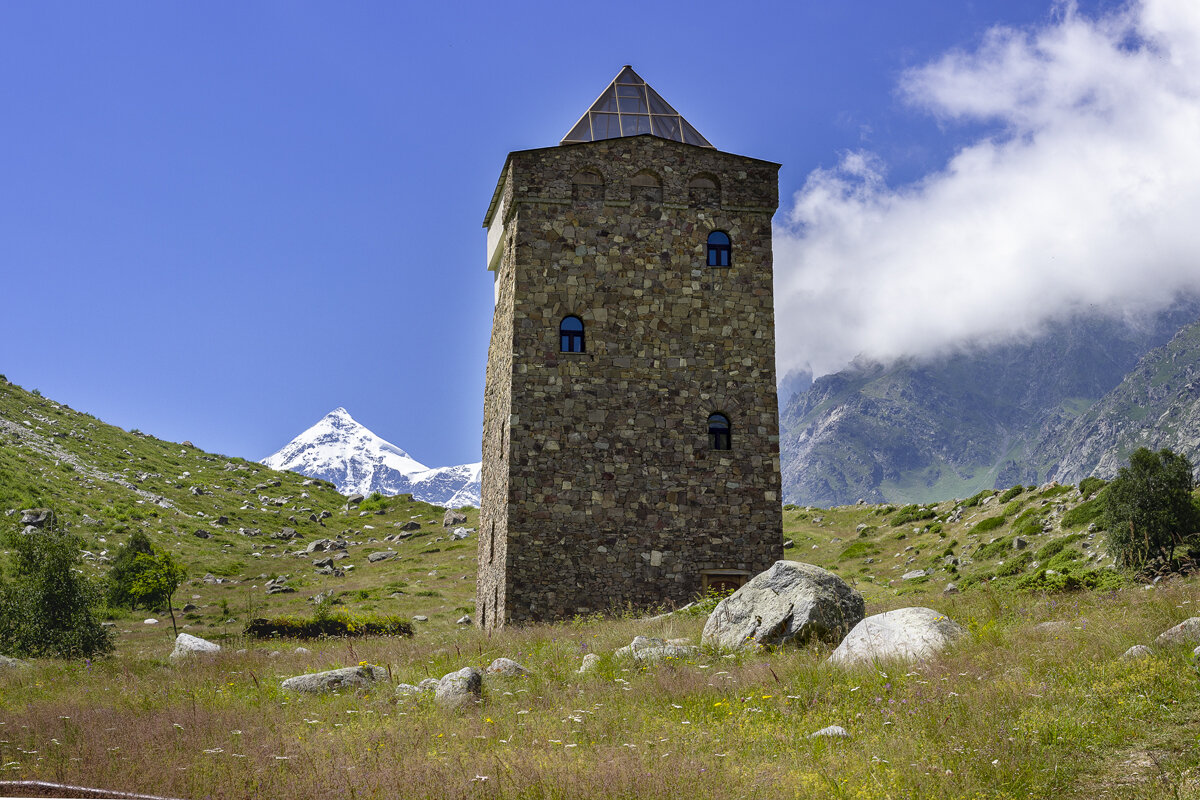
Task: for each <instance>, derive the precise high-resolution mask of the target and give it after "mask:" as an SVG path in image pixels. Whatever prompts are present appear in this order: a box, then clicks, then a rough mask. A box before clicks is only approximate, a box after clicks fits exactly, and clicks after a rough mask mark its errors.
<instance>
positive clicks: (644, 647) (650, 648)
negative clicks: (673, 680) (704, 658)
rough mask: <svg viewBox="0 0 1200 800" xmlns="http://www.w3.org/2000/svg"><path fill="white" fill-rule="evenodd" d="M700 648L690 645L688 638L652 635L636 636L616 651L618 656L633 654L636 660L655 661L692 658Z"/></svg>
mask: <svg viewBox="0 0 1200 800" xmlns="http://www.w3.org/2000/svg"><path fill="white" fill-rule="evenodd" d="M699 652H700V648H698V647H696V646H695V645H690V644H688V642H687V639H671V640H669V641H668V640H666V639H656V638H652V637H650V636H635V637H633V641H632V642H630V643H629V644H627V645H625V646H624V647H622V648H621V649H619V650H617V651H615V653H614V655H617V656H633V658H634V660H635V661H641V662H643V663H653V662H655V661H662V660H663V659H680V658H692V657H694V656H696V655H697V654H699Z"/></svg>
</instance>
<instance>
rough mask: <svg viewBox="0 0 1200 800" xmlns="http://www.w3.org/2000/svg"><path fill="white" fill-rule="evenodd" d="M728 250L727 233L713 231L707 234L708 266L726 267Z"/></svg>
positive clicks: (727, 264)
mask: <svg viewBox="0 0 1200 800" xmlns="http://www.w3.org/2000/svg"><path fill="white" fill-rule="evenodd" d="M729 251H730V244H729V234H727V233H723V232H721V231H713V232H712V233H710V234H709V235H708V265H709V266H710V267H728V266H729V261H730V259H729Z"/></svg>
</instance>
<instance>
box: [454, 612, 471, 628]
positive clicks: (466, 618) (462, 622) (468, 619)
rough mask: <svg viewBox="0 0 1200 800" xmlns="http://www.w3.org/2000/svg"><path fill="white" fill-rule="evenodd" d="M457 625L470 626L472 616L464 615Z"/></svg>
mask: <svg viewBox="0 0 1200 800" xmlns="http://www.w3.org/2000/svg"><path fill="white" fill-rule="evenodd" d="M455 624H457V625H470V624H471V615H470V614H463V615H462V616H461V617H459V618H458V621H457V622H456V623H455Z"/></svg>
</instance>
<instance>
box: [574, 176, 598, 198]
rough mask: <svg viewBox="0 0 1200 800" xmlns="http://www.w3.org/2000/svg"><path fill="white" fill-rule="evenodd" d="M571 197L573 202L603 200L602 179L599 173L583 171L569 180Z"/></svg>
mask: <svg viewBox="0 0 1200 800" xmlns="http://www.w3.org/2000/svg"><path fill="white" fill-rule="evenodd" d="M571 197H572V198H574V199H575V200H603V199H604V179H603V178H601V177H600V173H599V172H596V171H595V170H592V169H585V170H583V171H581V172H577V173H575V177H573V178H571Z"/></svg>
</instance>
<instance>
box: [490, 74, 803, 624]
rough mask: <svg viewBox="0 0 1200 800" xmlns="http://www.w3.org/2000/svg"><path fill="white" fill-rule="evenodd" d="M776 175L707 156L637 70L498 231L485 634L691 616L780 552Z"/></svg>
mask: <svg viewBox="0 0 1200 800" xmlns="http://www.w3.org/2000/svg"><path fill="white" fill-rule="evenodd" d="M778 170H779V165H778V164H774V163H771V162H769V161H760V160H758V159H754V158H747V157H745V156H738V155H733V154H731V153H724V152H721V151H719V150H717V149H715V148H714V147H713V146H712V145H710V144H709V143H708V142H707V141H706V140H705V139H704V138H703V137H702V136H701V135H700V134H699V133H697V132H696V130H695V128H693V127H692V126H691V125H689V124H688V122H687V121H686V120H685V119H683V117H682V116H680V115H679V114H678V113H677V112H676V111H675V110H674V109H673V108H672V107H671V106H670V105H668V104H667V103H666V102H665V101H664V100H663V99H662V97H660V96H659V95H658V93H657V92H655V91H654V89H652V88H650V87H649V86H648V85H646V83H645V81H643V80H642V79H641V78H640V77H639V76H638V75H637V73H635V72H634V71H633V69H631V68H630V67H625V68H624V69H622V70H621V72H620V74H619V75H618V76H617V77H616V79H615V80H614V81H613V82H612V83H611V84H609V86H608V88H606V89H605V90H604V92H603V93H602V94H601V95H600V98H599V99H598V100H597V101H596V102H595V103H594V104H593V105H592V107H591V108H590V109H589V110H588V111H587V112H586V113H585V114H584V115H583V117H582V118H581V119H580V120H579V122H578V123H576V125H575V126H574V127H573V128H572V129H571V131H570V133H568V134H567V136H566V137H565V138H564V139H563V140H562V142H561V144H559V145H558V146H556V147H545V148H539V149H535V150H520V151H517V152H513V153H509V154H508V159H507V160H506V161H505V163H504V168H503V170H502V171H501V174H500V180H499V182H498V183H497V185H496V192H495V194H494V195H493V197H492V202H491V205H490V206H489V207H488V210H487V216H486V217H485V218H484V223H483V224H484V227H485V228H487V251H488V269H489V270H491V271H492V272H493V273H494V278H495V312H494V317H493V320H492V338H491V345H490V347H489V350H488V366H487V388H486V392H485V397H484V422H483V475H482V481H483V497H482V506H481V509H480V530H479V581H478V589H477V599H476V616H477V618H478V619H477V621H478V624H479V625H481V626H482V627H484V628H489V629H490V628H496V627H500V626H503V625H504V624H505V623H506V622H513V623H521V622H530V621H542V620H553V619H560V618H563V617H570V616H572V615H575V614H586V613H590V612H595V611H605V610H609V609H613V608H615V607H626V606H629V605H632V606H635V607H644V606H650V605H655V604H658V603H663V602H669V603H675V604H683V603H686V602H689V601H690V600H692V599H693V598H694V597H695V596H696V595H697V594H698V593H700V592H702V591H703V590H704V589H705V588H707V587H708V586H721V587H728V586H731V585H733V586H736V585H740V584H741V583H742V582H743V581H744V580H745V579H746V578H747V577H749V576H751V575H754V574H757V573H758V572H761V571H762V570H764V569H766V568H767V567H769V566H770V565H771V564H772V563H774V562H775V561H776V560H778V559H780V558H782V557H783V543H782V509H781V505H780V503H781V499H780V479H779V420H778V411H777V406H776V396H775V317H774V307H773V296H772V276H771V217H772V215H773V214H774V212H775V208H776V206H777V205H778V178H777V173H778Z"/></svg>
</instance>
